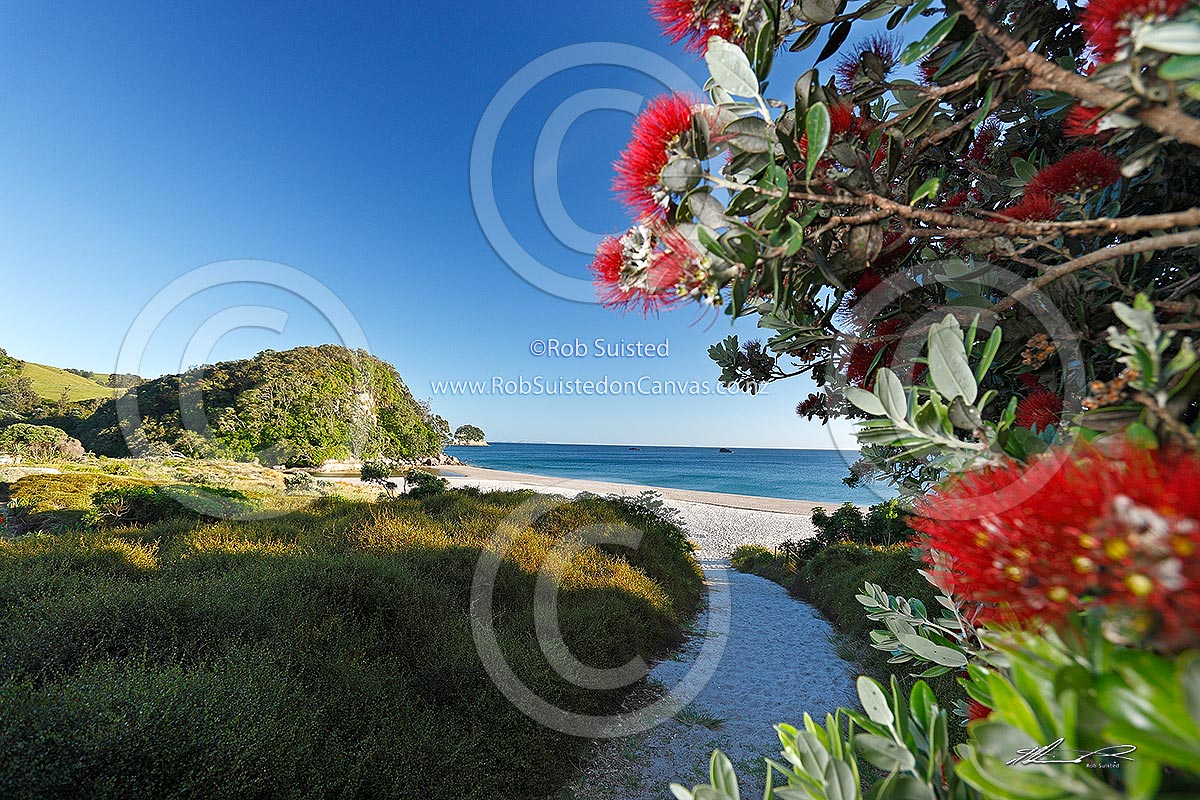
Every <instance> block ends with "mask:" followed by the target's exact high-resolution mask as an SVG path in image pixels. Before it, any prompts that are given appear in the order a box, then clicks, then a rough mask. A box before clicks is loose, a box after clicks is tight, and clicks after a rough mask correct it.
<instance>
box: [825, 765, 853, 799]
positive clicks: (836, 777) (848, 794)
mask: <svg viewBox="0 0 1200 800" xmlns="http://www.w3.org/2000/svg"><path fill="white" fill-rule="evenodd" d="M822 778H823V779H824V782H825V796H826V797H827V798H829V800H858V798H859V797H861V795H860V794H859V788H858V781H857V780H855V779H854V773H853V772H852V771H851V770H850V766H849V765H848V764H846V762H845V761H840V760H838V759H831V760H830V762H829V763H828V764H826V765H825V774H824V775H823V776H822Z"/></svg>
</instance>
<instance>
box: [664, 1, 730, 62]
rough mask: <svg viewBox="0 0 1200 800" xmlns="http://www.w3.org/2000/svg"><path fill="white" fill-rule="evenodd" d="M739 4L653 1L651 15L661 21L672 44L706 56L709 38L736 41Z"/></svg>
mask: <svg viewBox="0 0 1200 800" xmlns="http://www.w3.org/2000/svg"><path fill="white" fill-rule="evenodd" d="M736 12H737V3H730V2H721V0H715V1H714V0H708V1H707V2H706V0H651V2H650V14H651V15H652V16H653V17H654V18H655V19H656V20H658V24H659V25H661V26H662V29H663V33H665V34H666V35H667V36H669V37H670V39H671V43H672V44H675V43H677V42H681V41H682V42H684V47H685V48H686V49H688V50H690V51H692V52H694V53H700V54H701V55H703V54H704V53H705V52H707V50H708V39H709V37H710V36H720V37H721V38H722V39H727V40H729V41H735V40H736V31H735V28H734V23H733V14H735V13H736Z"/></svg>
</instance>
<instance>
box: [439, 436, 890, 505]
mask: <svg viewBox="0 0 1200 800" xmlns="http://www.w3.org/2000/svg"><path fill="white" fill-rule="evenodd" d="M730 449H731V450H732V452H728V453H722V452H720V450H719V448H716V447H663V446H656V445H608V444H530V443H525V442H492V443H491V444H490V445H489V446H487V447H447V448H446V453H447V454H448V455H453V456H455V457H457V458H459V459H460V460H462V461H463V462H464V463H466V464H469V465H470V466H473V467H483V468H486V469H498V470H507V471H509V472H525V473H528V474H531V475H544V476H547V477H552V478H581V479H590V480H598V481H610V482H613V483H630V484H642V485H646V486H661V487H666V488H672V489H697V490H700V491H706V492H724V493H728V494H746V495H753V496H756V497H777V498H783V499H786V500H812V501H814V502H818V503H829V504H831V505H834V504H841V503H857V504H862V505H869V504H871V503H878V502H881V501H882V500H889V499H891V498H893V497H895V496H896V491H895V490H894V489H892V488H891V487H889V486H887V485H886V484H883V483H872V484H870V485H868V486H860V487H858V488H854V489H851V488H850V487H848V486H846V485H845V484H844V483H842V478H844V477H846V476H847V475H848V474H849V467H850V464H852V463H854V461H855V460H856V459H857V457H858V453H857V452H856V451H841V450H801V449H784V448H778V449H776V448H760V447H735V448H730ZM450 469H451V470H453V468H452V467H451V468H450Z"/></svg>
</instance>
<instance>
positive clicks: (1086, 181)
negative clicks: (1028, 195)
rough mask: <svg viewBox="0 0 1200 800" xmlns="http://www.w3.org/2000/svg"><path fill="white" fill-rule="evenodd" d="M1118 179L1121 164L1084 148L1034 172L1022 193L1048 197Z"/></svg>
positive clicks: (1107, 184)
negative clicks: (1033, 193) (1041, 194)
mask: <svg viewBox="0 0 1200 800" xmlns="http://www.w3.org/2000/svg"><path fill="white" fill-rule="evenodd" d="M1120 178H1121V162H1120V161H1118V160H1117V159H1115V158H1113V157H1112V156H1110V155H1108V154H1107V153H1105V152H1103V151H1101V150H1098V149H1096V148H1095V147H1084V148H1082V149H1080V150H1076V151H1074V152H1073V153H1069V154H1068V155H1066V156H1064V157H1063V159H1062V160H1061V161H1059V162H1058V163H1057V164H1051V165H1050V166H1048V167H1044V168H1042V169H1041V170H1038V173H1037V174H1036V175H1034V176H1033V180H1031V181H1030V182H1029V185H1028V186H1026V187H1025V191H1026V192H1035V193H1039V192H1040V193H1044V194H1050V195H1056V194H1069V193H1073V192H1080V191H1083V190H1085V189H1101V188H1103V187H1105V186H1110V185H1112V184H1114V183H1116V182H1117V181H1118V180H1120Z"/></svg>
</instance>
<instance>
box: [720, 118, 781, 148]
mask: <svg viewBox="0 0 1200 800" xmlns="http://www.w3.org/2000/svg"><path fill="white" fill-rule="evenodd" d="M724 133H725V135H726V136H732V137H733V141H732V143H733V145H734V146H735V147H737V148H738V149H739V150H745V151H746V152H747V153H768V152H770V150H771V139H770V132H769V131H768V130H767V122H766V120H764V119H763V118H762V117H738V118H737V119H735V120H734V121H733V122H731V123H729V124H728V125H726V126H725V131H724Z"/></svg>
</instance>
